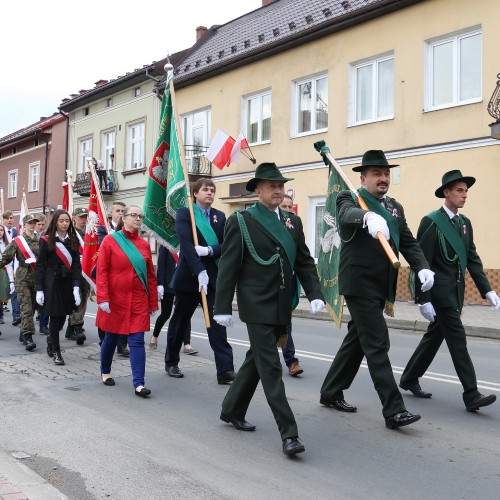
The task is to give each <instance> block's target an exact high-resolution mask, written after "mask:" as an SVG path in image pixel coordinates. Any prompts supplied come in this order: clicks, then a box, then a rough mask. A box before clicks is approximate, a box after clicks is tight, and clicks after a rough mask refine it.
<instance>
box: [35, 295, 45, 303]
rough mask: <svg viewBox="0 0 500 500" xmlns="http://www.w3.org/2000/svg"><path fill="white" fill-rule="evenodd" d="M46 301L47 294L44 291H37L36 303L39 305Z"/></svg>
mask: <svg viewBox="0 0 500 500" xmlns="http://www.w3.org/2000/svg"><path fill="white" fill-rule="evenodd" d="M44 302H45V296H44V294H43V292H36V303H37V304H38V305H39V306H43V303H44Z"/></svg>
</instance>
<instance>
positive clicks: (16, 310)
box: [10, 292, 21, 319]
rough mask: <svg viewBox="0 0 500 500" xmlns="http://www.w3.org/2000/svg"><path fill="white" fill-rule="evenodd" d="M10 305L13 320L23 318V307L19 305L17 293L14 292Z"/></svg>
mask: <svg viewBox="0 0 500 500" xmlns="http://www.w3.org/2000/svg"><path fill="white" fill-rule="evenodd" d="M10 305H11V306H12V319H16V318H20V317H21V306H20V305H19V301H18V300H17V292H14V293H13V294H12V295H11V296H10Z"/></svg>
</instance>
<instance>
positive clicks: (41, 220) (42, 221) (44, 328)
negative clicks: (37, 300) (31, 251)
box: [35, 213, 49, 335]
mask: <svg viewBox="0 0 500 500" xmlns="http://www.w3.org/2000/svg"><path fill="white" fill-rule="evenodd" d="M36 217H37V218H38V222H37V223H36V226H35V234H36V235H37V236H38V239H40V236H42V235H43V233H44V232H45V226H46V224H47V217H45V215H44V214H42V213H37V214H36ZM36 320H37V321H38V323H39V325H38V329H39V331H40V333H41V334H42V335H48V334H49V317H48V316H47V315H46V314H40V313H39V314H38V317H37V318H36Z"/></svg>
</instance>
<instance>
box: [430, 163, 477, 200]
mask: <svg viewBox="0 0 500 500" xmlns="http://www.w3.org/2000/svg"><path fill="white" fill-rule="evenodd" d="M459 181H460V182H465V184H467V187H468V188H470V187H471V186H472V185H473V184H474V183H475V182H476V178H475V177H467V176H463V175H462V172H460V170H450V171H449V172H446V173H445V174H444V175H443V179H442V181H441V184H442V186H441V187H439V188H437V189H436V192H435V193H434V194H435V195H436V197H437V198H444V190H445V188H447V187H450V185H451V184H453V183H455V182H459Z"/></svg>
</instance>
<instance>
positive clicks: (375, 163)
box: [352, 149, 399, 172]
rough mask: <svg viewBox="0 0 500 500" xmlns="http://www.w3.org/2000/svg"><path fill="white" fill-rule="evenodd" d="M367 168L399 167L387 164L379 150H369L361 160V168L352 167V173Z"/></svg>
mask: <svg viewBox="0 0 500 500" xmlns="http://www.w3.org/2000/svg"><path fill="white" fill-rule="evenodd" d="M369 167H383V168H392V167H399V165H389V162H388V161H387V158H386V157H385V154H384V152H383V151H382V150H381V149H369V150H368V151H367V152H366V153H365V154H364V155H363V158H362V159H361V166H359V167H354V168H353V169H352V171H353V172H362V171H363V170H365V168H369Z"/></svg>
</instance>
